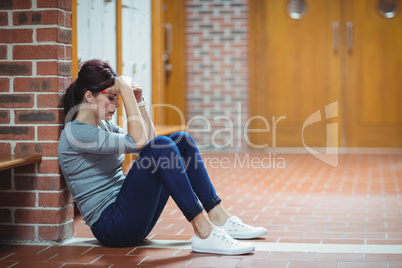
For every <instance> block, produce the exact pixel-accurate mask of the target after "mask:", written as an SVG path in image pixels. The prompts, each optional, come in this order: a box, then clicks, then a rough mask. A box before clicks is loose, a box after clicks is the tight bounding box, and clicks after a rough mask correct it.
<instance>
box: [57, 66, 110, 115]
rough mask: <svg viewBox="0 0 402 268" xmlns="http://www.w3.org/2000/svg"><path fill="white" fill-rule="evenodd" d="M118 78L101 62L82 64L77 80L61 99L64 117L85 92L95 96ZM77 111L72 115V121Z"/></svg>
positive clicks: (81, 98) (82, 97) (78, 102)
mask: <svg viewBox="0 0 402 268" xmlns="http://www.w3.org/2000/svg"><path fill="white" fill-rule="evenodd" d="M115 77H118V75H117V73H116V72H114V71H113V70H112V68H111V67H110V66H109V64H107V63H106V62H104V61H102V60H89V61H86V62H84V64H83V65H82V67H81V70H80V71H79V72H78V77H77V79H76V80H75V81H74V82H73V83H72V84H71V85H70V86H69V87H68V88H67V90H66V93H65V95H64V97H63V100H62V102H63V106H64V115H65V116H67V114H68V113H69V112H70V110H71V109H72V108H73V107H75V106H76V105H78V104H80V103H81V102H82V100H83V99H84V94H85V92H86V91H91V92H92V94H94V95H97V94H99V92H101V91H103V90H105V89H107V88H108V87H111V86H113V85H114V79H115ZM76 114H77V111H75V112H74V114H73V115H72V117H71V118H72V119H71V120H73V119H74V118H75V116H76Z"/></svg>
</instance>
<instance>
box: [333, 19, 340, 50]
mask: <svg viewBox="0 0 402 268" xmlns="http://www.w3.org/2000/svg"><path fill="white" fill-rule="evenodd" d="M338 36H339V25H338V23H337V22H335V21H334V22H333V23H332V48H333V50H334V53H337V52H338V43H339V39H338Z"/></svg>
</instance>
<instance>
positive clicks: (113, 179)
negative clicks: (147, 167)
mask: <svg viewBox="0 0 402 268" xmlns="http://www.w3.org/2000/svg"><path fill="white" fill-rule="evenodd" d="M138 152H139V150H138V148H137V145H136V143H135V141H134V139H133V137H132V136H131V135H129V134H127V132H125V131H124V130H123V129H122V128H120V127H119V126H117V125H115V124H113V123H112V122H110V121H101V122H100V123H99V127H96V126H94V125H88V124H86V123H82V122H80V121H78V120H74V121H72V122H69V123H67V124H66V125H65V127H64V129H63V131H62V132H61V134H60V140H59V148H58V157H59V165H60V169H61V171H62V172H63V175H64V178H65V180H66V183H67V187H68V189H69V190H70V192H71V193H72V195H73V197H74V200H75V202H76V203H77V206H78V209H79V210H80V212H81V214H82V216H83V219H84V221H85V223H86V224H87V225H89V226H92V224H94V223H95V222H96V221H97V220H98V219H99V217H100V215H101V213H102V211H103V210H104V209H105V208H106V207H107V206H108V205H110V204H111V203H113V202H114V201H115V200H116V197H117V194H118V193H119V191H120V188H121V186H122V184H123V182H124V179H125V175H124V173H123V171H122V163H123V160H124V153H138Z"/></svg>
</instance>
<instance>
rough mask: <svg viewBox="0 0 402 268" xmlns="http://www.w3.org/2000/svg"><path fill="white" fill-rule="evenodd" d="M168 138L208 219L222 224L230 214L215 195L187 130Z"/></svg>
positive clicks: (216, 223)
mask: <svg viewBox="0 0 402 268" xmlns="http://www.w3.org/2000/svg"><path fill="white" fill-rule="evenodd" d="M170 138H171V139H172V140H173V141H174V143H176V145H177V148H178V149H179V152H180V155H181V157H182V159H183V163H184V164H185V167H186V172H187V175H188V178H189V180H190V183H191V186H192V188H193V189H194V192H195V193H196V195H197V196H198V198H199V199H200V201H201V203H202V204H203V206H204V208H205V211H206V212H207V213H208V216H209V218H210V220H211V221H212V222H213V223H214V224H215V225H223V224H224V223H225V222H226V221H227V219H229V218H230V217H231V215H230V214H229V213H228V212H227V211H226V210H225V209H224V208H223V206H222V205H221V204H220V203H221V199H220V198H219V197H218V196H217V195H216V192H215V188H214V187H213V185H212V183H211V180H210V178H209V176H208V173H207V170H206V168H205V165H204V163H203V161H202V158H201V156H200V153H199V151H198V148H197V146H196V144H195V142H194V140H193V138H192V137H191V136H190V134H188V133H187V132H176V133H174V134H172V135H171V136H170Z"/></svg>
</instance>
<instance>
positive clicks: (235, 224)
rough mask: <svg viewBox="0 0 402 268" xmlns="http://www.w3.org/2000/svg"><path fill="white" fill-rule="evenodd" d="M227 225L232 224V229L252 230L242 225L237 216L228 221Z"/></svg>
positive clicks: (248, 226) (250, 227)
mask: <svg viewBox="0 0 402 268" xmlns="http://www.w3.org/2000/svg"><path fill="white" fill-rule="evenodd" d="M229 223H231V224H232V228H236V227H242V228H247V229H253V227H252V226H250V225H247V224H244V223H243V222H242V221H241V219H239V218H238V217H237V216H233V217H232V218H230V219H229Z"/></svg>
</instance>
